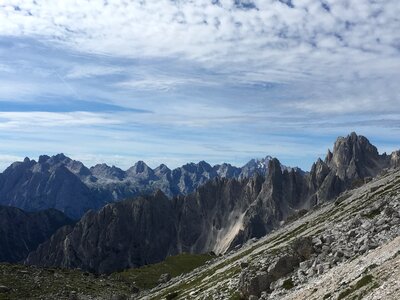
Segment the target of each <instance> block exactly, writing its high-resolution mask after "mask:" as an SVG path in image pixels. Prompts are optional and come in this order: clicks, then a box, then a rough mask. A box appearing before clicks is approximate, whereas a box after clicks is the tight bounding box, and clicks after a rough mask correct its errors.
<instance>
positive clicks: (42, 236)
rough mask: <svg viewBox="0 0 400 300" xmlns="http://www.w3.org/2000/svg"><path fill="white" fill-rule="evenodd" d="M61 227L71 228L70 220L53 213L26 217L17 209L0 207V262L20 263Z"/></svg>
mask: <svg viewBox="0 0 400 300" xmlns="http://www.w3.org/2000/svg"><path fill="white" fill-rule="evenodd" d="M64 225H72V220H70V219H69V218H68V217H66V216H65V215H64V214H63V213H61V212H59V211H57V210H54V209H49V210H45V211H41V212H37V213H26V212H24V211H22V210H20V209H18V208H14V207H6V206H0V262H5V261H6V262H19V261H22V260H24V259H25V258H26V257H27V255H28V254H29V252H31V251H33V250H36V248H37V246H38V245H39V244H41V243H43V242H44V241H46V240H47V239H48V238H49V237H50V236H51V235H52V234H53V233H54V232H55V231H56V230H57V229H59V228H60V227H62V226H64Z"/></svg>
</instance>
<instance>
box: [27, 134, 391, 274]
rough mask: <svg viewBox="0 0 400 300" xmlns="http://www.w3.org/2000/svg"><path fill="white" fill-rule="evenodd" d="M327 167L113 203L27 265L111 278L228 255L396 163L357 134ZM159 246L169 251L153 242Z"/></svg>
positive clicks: (276, 167)
mask: <svg viewBox="0 0 400 300" xmlns="http://www.w3.org/2000/svg"><path fill="white" fill-rule="evenodd" d="M325 161H326V162H323V161H322V160H318V161H317V163H316V164H314V165H313V167H312V170H311V172H310V173H308V174H303V173H302V172H299V171H296V170H294V169H290V170H288V169H287V168H284V167H282V166H281V164H280V163H279V161H278V160H277V159H270V160H269V165H268V170H269V171H268V175H267V176H266V177H263V176H260V175H258V174H255V175H254V176H253V177H251V178H249V179H244V180H237V179H227V178H222V179H221V178H218V177H217V178H215V179H213V180H211V181H208V182H207V183H206V184H204V185H203V186H201V187H200V188H198V189H197V191H196V192H194V193H192V194H189V195H187V196H179V197H175V198H173V199H172V200H169V199H168V198H167V197H166V196H165V195H164V194H163V193H162V192H161V191H158V192H157V193H156V194H154V195H152V196H146V197H140V198H138V199H134V200H128V201H123V202H119V203H113V204H109V205H107V206H105V207H104V208H103V209H101V210H100V211H98V212H89V213H87V214H86V215H85V216H84V217H83V218H82V219H81V220H80V221H79V222H78V223H77V224H76V225H75V227H74V228H72V229H71V230H69V231H67V230H60V231H59V232H57V233H56V234H55V235H54V236H53V237H52V238H51V239H50V240H49V241H47V242H46V243H44V244H42V245H41V246H40V247H39V248H38V250H37V251H35V252H32V253H31V254H30V255H29V257H28V259H27V261H26V262H27V263H28V264H37V265H43V266H61V267H67V268H77V267H79V268H83V269H86V270H90V271H93V272H100V273H109V272H113V271H117V270H121V269H124V268H130V267H138V266H141V265H144V264H148V263H155V262H158V261H161V260H163V259H165V257H166V256H167V255H173V254H178V253H182V252H188V253H205V252H208V251H213V252H215V253H217V254H222V253H225V252H226V251H228V250H230V249H234V248H235V247H237V246H240V245H242V244H244V243H246V241H248V240H251V239H253V238H261V237H263V236H265V235H266V234H268V233H270V232H271V231H272V230H274V229H276V228H278V227H279V226H280V224H281V222H283V221H284V220H287V219H288V218H293V217H294V216H299V215H302V214H304V212H306V211H307V210H309V209H312V208H313V207H314V206H315V205H320V204H322V203H324V202H326V201H329V200H332V199H334V198H335V197H336V196H338V195H339V194H340V193H342V192H343V191H346V190H348V189H350V188H351V187H354V186H357V185H360V184H363V183H364V182H366V181H369V180H371V179H372V176H374V175H376V174H378V173H379V172H382V171H383V168H384V167H390V166H391V161H392V160H391V156H387V155H386V154H382V155H379V154H378V151H377V150H376V148H375V147H374V146H372V145H371V144H370V143H369V142H368V140H367V139H366V138H364V137H362V136H357V135H355V134H354V133H353V134H351V135H349V136H348V137H346V138H339V139H338V140H337V142H336V143H335V146H334V151H333V153H331V152H330V151H329V152H328V155H327V158H326V159H325ZM138 169H140V170H145V167H144V166H143V165H141V166H138V167H137V168H136V169H135V170H138ZM146 172H147V171H146ZM153 223H154V224H153ZM157 228H158V229H159V230H158V229H157ZM163 228H168V230H165V229H163ZM156 229H157V230H156ZM158 239H159V240H160V243H161V245H162V247H154V245H153V244H152V243H151V241H153V240H158ZM48 253H52V255H48Z"/></svg>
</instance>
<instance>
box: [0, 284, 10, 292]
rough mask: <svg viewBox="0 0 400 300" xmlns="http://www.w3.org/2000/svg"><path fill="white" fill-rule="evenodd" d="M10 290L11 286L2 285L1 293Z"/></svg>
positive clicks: (0, 286) (0, 287)
mask: <svg viewBox="0 0 400 300" xmlns="http://www.w3.org/2000/svg"><path fill="white" fill-rule="evenodd" d="M8 292H11V288H9V287H7V286H5V285H0V293H8Z"/></svg>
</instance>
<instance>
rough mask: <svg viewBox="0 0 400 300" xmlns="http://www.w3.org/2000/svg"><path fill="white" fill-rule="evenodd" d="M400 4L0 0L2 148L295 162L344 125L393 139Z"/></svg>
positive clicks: (393, 0)
mask: <svg viewBox="0 0 400 300" xmlns="http://www.w3.org/2000/svg"><path fill="white" fill-rule="evenodd" d="M399 14H400V5H399V3H398V1H397V0H388V1H372V0H366V1H358V0H350V1H349V0H325V1H323V2H322V1H297V0H292V1H276V0H254V1H236V0H224V1H221V0H220V1H211V0H199V1H189V0H188V1H186V0H183V1H167V0H160V1H129V2H126V1H89V2H88V1H50V0H44V1H24V0H5V1H2V2H1V4H0V20H1V26H0V105H1V106H0V111H2V113H0V128H1V129H3V130H2V133H1V134H0V137H1V138H2V141H4V143H2V145H0V150H1V153H4V154H7V153H17V154H18V155H21V156H23V153H24V152H28V149H33V150H29V151H31V152H30V153H32V154H35V155H36V154H40V152H48V151H50V152H58V151H59V152H69V153H70V154H72V155H76V158H77V159H79V157H82V158H83V159H87V161H90V162H93V161H96V160H100V159H108V160H110V161H114V162H120V163H121V164H123V165H128V161H131V160H135V159H147V160H148V161H150V162H151V163H153V164H157V163H158V162H170V164H171V165H172V166H174V165H178V164H181V163H183V162H185V161H187V160H197V159H208V160H210V161H211V162H221V161H223V160H226V161H231V162H238V163H237V164H240V163H243V162H245V160H247V159H248V158H251V157H252V156H264V155H266V154H271V155H277V156H280V157H282V156H283V157H282V158H283V160H285V159H286V160H287V161H289V162H293V161H294V160H295V158H296V157H297V158H299V159H300V160H301V162H300V164H302V166H303V167H304V166H307V165H308V164H309V163H310V162H311V161H312V160H314V159H315V156H316V155H324V152H325V148H326V147H328V146H329V145H330V144H331V143H332V140H333V139H334V137H335V136H336V135H344V134H346V133H347V132H349V131H353V130H356V131H358V132H360V133H363V134H365V135H368V136H372V138H373V139H374V138H375V139H377V141H378V143H382V145H395V144H396V141H397V140H398V139H399V138H400V132H399V127H398V123H397V122H396V118H398V116H399V114H400V105H399V103H400V102H399V101H400V100H399V99H400V88H399V84H398V82H400V39H399V33H398V27H399V22H398V16H399ZM138 112H142V113H138ZM150 112H151V113H150ZM78 129H79V130H78ZM299 137H300V138H299ZM43 139H45V140H43ZM39 140H40V142H38V141H39ZM68 141H73V143H72V144H71V143H70V142H68ZM321 141H322V142H321ZM279 145H280V146H279ZM240 153H242V154H240ZM313 153H315V154H313ZM95 157H97V159H96V158H95ZM291 164H292V163H291ZM306 168H307V167H306Z"/></svg>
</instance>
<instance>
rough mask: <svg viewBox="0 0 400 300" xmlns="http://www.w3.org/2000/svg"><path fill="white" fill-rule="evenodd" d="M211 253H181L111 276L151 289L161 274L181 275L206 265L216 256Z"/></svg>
mask: <svg viewBox="0 0 400 300" xmlns="http://www.w3.org/2000/svg"><path fill="white" fill-rule="evenodd" d="M214 257H215V256H212V255H210V254H187V253H184V254H179V255H176V256H170V257H167V259H166V260H165V261H163V262H160V263H157V264H153V265H147V266H143V267H140V268H137V269H128V270H125V271H123V272H118V273H114V274H112V275H111V276H112V277H114V278H116V279H118V280H123V281H126V282H130V283H135V285H136V286H137V287H139V288H141V289H149V288H153V287H155V286H157V284H158V280H159V279H160V276H161V275H162V274H165V273H169V274H170V275H171V276H172V277H176V276H179V275H181V274H184V273H189V272H190V271H192V270H194V269H196V268H198V267H200V266H202V265H204V264H205V263H206V262H207V261H209V260H210V259H212V258H214Z"/></svg>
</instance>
